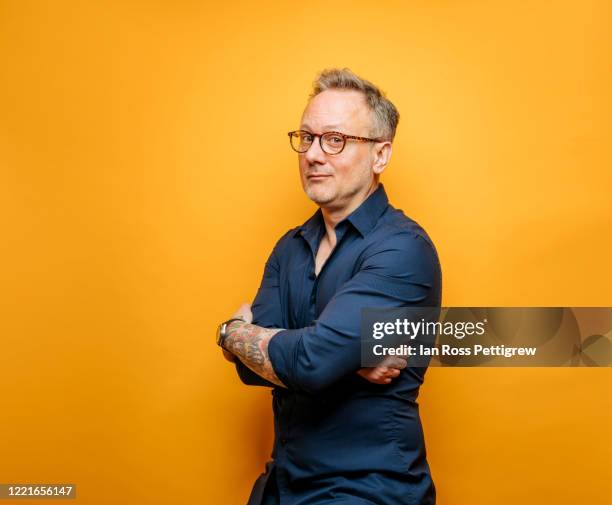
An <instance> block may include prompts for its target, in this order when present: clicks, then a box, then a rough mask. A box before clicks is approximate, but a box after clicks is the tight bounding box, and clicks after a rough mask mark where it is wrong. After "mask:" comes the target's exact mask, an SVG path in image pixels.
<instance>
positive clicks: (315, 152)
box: [304, 137, 326, 165]
mask: <svg viewBox="0 0 612 505" xmlns="http://www.w3.org/2000/svg"><path fill="white" fill-rule="evenodd" d="M319 138H320V137H315V139H314V140H313V141H312V144H310V147H309V148H308V151H306V152H305V153H304V156H305V157H306V161H308V163H310V164H311V165H312V164H314V163H320V164H322V163H325V162H326V158H325V152H323V150H322V149H321V144H320V143H319Z"/></svg>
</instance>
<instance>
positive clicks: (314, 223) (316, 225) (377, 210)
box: [294, 183, 389, 238]
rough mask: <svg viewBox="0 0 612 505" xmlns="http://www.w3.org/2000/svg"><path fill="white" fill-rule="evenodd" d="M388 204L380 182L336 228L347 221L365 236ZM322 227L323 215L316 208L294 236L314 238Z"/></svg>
mask: <svg viewBox="0 0 612 505" xmlns="http://www.w3.org/2000/svg"><path fill="white" fill-rule="evenodd" d="M388 204H389V199H388V197H387V193H386V191H385V188H384V186H383V185H382V183H381V184H379V185H378V188H376V190H375V191H374V192H373V193H372V194H371V195H370V196H368V197H367V198H366V199H365V201H364V202H363V203H362V204H361V205H360V206H359V207H357V208H356V209H355V210H354V211H353V212H351V213H350V214H349V215H348V216H347V217H346V218H345V219H343V220H342V221H341V222H340V223H338V224H337V225H336V228H337V227H338V226H339V225H340V224H342V223H343V222H345V221H348V222H349V223H351V224H352V225H353V227H354V228H355V229H356V230H357V231H358V232H359V233H360V234H361V236H362V237H365V236H366V235H367V234H368V233H369V232H370V231H371V230H372V228H374V226H375V225H376V223H377V221H378V219H379V218H380V216H381V215H382V213H383V212H384V211H385V209H386V208H387V205H388ZM322 228H324V223H323V215H322V213H321V209H318V210H317V211H316V212H315V213H314V214H313V215H312V216H311V217H310V219H308V221H306V222H305V223H304V224H303V225H302V226H300V227H299V228H298V229H297V230H296V231H295V233H294V236H297V235H298V234H302V235H303V236H304V237H305V238H310V237H312V238H314V237H316V236H318V235H319V233H320V232H321V229H322Z"/></svg>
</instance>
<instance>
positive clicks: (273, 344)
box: [268, 330, 302, 389]
mask: <svg viewBox="0 0 612 505" xmlns="http://www.w3.org/2000/svg"><path fill="white" fill-rule="evenodd" d="M301 340H302V331H301V330H282V331H279V332H278V333H277V334H275V335H274V336H273V337H272V338H271V339H270V342H269V344H268V356H269V357H270V363H271V365H272V368H273V369H274V373H276V376H277V377H278V378H279V379H280V380H281V382H282V383H283V384H284V385H285V386H287V387H288V388H290V389H298V388H299V386H298V381H297V380H296V375H295V369H296V365H297V363H296V356H297V346H298V345H299V343H300V341H301Z"/></svg>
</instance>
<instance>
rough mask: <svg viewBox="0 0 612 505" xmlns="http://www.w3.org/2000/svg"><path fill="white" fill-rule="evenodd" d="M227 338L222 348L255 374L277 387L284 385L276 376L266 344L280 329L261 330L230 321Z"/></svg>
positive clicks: (251, 325) (257, 327) (258, 327)
mask: <svg viewBox="0 0 612 505" xmlns="http://www.w3.org/2000/svg"><path fill="white" fill-rule="evenodd" d="M226 331H227V337H225V340H224V341H223V347H225V348H226V349H227V350H228V351H230V352H231V353H233V354H234V355H236V356H238V358H239V359H240V361H242V362H243V363H244V364H245V365H246V366H248V367H249V368H250V369H251V370H253V371H254V372H255V373H256V374H258V375H260V376H261V377H263V378H264V379H266V380H268V381H270V382H272V383H273V384H276V385H278V386H283V387H285V385H284V384H283V383H282V382H281V381H280V379H279V378H278V377H277V376H276V373H275V372H274V369H273V368H272V363H270V357H269V356H268V344H269V343H270V339H271V338H272V337H273V336H274V335H275V334H276V333H278V332H279V331H281V330H280V329H270V328H262V327H261V326H256V325H254V324H249V323H245V322H242V321H232V322H231V323H230V324H229V325H228V327H227V330H226Z"/></svg>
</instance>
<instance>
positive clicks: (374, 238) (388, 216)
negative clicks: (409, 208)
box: [368, 206, 437, 257]
mask: <svg viewBox="0 0 612 505" xmlns="http://www.w3.org/2000/svg"><path fill="white" fill-rule="evenodd" d="M368 242H370V245H371V249H372V250H374V251H376V250H377V249H381V248H382V249H384V248H388V247H393V248H394V249H400V250H404V251H406V252H415V250H422V251H423V252H426V253H428V254H433V255H434V256H436V257H437V252H436V247H435V245H434V243H433V241H432V239H431V238H430V236H429V234H428V233H427V232H426V231H425V229H424V228H423V227H422V226H421V225H420V224H419V223H417V222H416V221H415V220H413V219H411V218H409V217H408V216H406V214H404V212H403V211H402V210H400V209H395V208H393V207H391V206H390V207H389V209H388V210H387V211H386V212H385V214H384V215H383V216H381V219H380V221H379V222H378V224H377V226H376V227H375V228H374V230H372V233H370V236H369V237H368Z"/></svg>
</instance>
